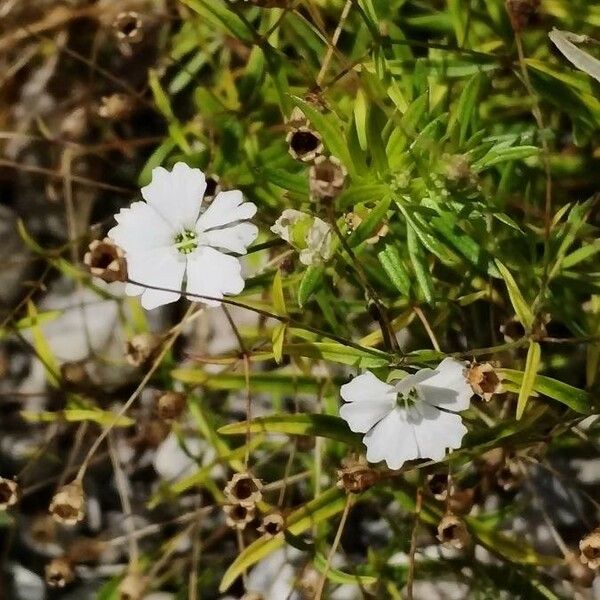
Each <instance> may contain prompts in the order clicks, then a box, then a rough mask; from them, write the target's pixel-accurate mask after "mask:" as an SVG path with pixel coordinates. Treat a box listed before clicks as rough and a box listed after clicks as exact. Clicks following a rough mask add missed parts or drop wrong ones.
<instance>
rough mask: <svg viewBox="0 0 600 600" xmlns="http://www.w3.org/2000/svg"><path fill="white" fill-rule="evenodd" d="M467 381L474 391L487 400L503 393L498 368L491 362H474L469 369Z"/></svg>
mask: <svg viewBox="0 0 600 600" xmlns="http://www.w3.org/2000/svg"><path fill="white" fill-rule="evenodd" d="M467 381H468V382H469V384H470V385H471V388H472V389H473V392H474V393H475V394H477V395H478V396H481V397H482V398H483V399H484V400H485V401H486V402H489V401H490V400H491V399H492V396H493V395H494V394H500V393H502V383H501V382H500V378H499V377H498V374H497V373H496V369H494V367H493V366H492V365H491V364H490V363H481V364H479V363H472V364H471V365H469V368H468V369H467Z"/></svg>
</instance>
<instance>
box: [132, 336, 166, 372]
mask: <svg viewBox="0 0 600 600" xmlns="http://www.w3.org/2000/svg"><path fill="white" fill-rule="evenodd" d="M159 343H160V337H159V336H157V335H155V334H153V333H139V334H138V335H134V336H133V337H132V338H131V339H130V340H128V341H127V343H126V344H125V359H126V360H127V362H128V363H129V364H130V365H131V366H133V367H141V366H142V365H143V364H144V363H145V362H146V361H147V360H149V359H150V357H151V356H152V355H153V354H154V352H155V350H156V349H157V348H158V345H159Z"/></svg>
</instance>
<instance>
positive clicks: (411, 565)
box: [406, 488, 449, 600]
mask: <svg viewBox="0 0 600 600" xmlns="http://www.w3.org/2000/svg"><path fill="white" fill-rule="evenodd" d="M448 495H449V494H448ZM422 505H423V490H422V489H421V488H419V489H418V490H417V500H416V505H415V523H414V525H413V528H412V533H411V536H410V552H409V554H408V577H407V579H406V598H407V600H413V583H414V580H415V554H416V552H417V529H418V527H419V519H420V515H421V507H422Z"/></svg>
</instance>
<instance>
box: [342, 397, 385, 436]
mask: <svg viewBox="0 0 600 600" xmlns="http://www.w3.org/2000/svg"><path fill="white" fill-rule="evenodd" d="M392 410H394V405H393V404H390V402H389V401H388V400H370V401H366V402H349V403H348V404H344V406H342V407H341V408H340V417H342V419H344V421H346V422H347V423H348V426H349V427H350V429H351V430H352V431H355V432H357V433H366V432H367V431H369V429H371V427H373V425H376V424H377V423H379V421H381V419H383V418H384V417H385V416H386V415H388V414H389V413H390V412H391V411H392Z"/></svg>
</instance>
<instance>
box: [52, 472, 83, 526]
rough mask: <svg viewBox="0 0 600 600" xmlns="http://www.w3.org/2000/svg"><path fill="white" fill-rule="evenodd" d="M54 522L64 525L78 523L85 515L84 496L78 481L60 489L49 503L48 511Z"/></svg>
mask: <svg viewBox="0 0 600 600" xmlns="http://www.w3.org/2000/svg"><path fill="white" fill-rule="evenodd" d="M48 510H49V511H50V514H51V515H52V517H53V518H54V520H55V521H57V522H59V523H63V524H64V525H75V524H76V523H79V521H81V520H82V519H83V517H84V514H85V495H84V493H83V486H82V485H81V482H80V481H78V480H75V481H72V482H71V483H68V484H67V485H64V486H63V487H61V488H60V489H59V490H58V492H56V494H54V497H53V498H52V501H51V502H50V507H49V509H48Z"/></svg>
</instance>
